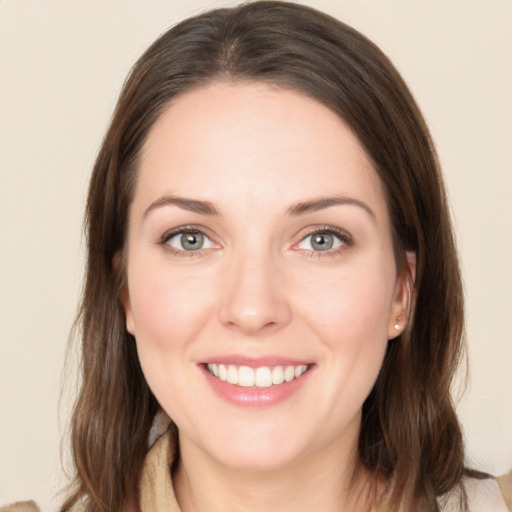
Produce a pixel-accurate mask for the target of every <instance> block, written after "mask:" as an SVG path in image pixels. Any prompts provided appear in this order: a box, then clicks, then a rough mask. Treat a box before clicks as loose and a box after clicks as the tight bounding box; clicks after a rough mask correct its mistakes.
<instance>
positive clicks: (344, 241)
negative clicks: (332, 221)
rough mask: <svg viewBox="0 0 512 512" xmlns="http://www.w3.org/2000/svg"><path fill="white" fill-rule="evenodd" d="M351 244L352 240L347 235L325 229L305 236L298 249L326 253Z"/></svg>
mask: <svg viewBox="0 0 512 512" xmlns="http://www.w3.org/2000/svg"><path fill="white" fill-rule="evenodd" d="M349 243H350V240H349V238H348V236H347V235H346V234H343V233H337V232H335V231H333V230H326V229H324V230H321V231H315V232H314V233H311V234H309V235H307V236H305V237H304V238H303V239H302V240H301V241H300V242H299V244H298V246H297V248H298V249H302V250H307V251H315V252H324V251H329V250H331V249H337V248H339V247H341V246H342V245H348V244H349Z"/></svg>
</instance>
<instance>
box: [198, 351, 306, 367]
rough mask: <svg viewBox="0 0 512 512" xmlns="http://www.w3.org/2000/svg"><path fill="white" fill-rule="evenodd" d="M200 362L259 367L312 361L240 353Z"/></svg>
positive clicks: (301, 363) (296, 364) (291, 364)
mask: <svg viewBox="0 0 512 512" xmlns="http://www.w3.org/2000/svg"><path fill="white" fill-rule="evenodd" d="M200 364H232V365H234V366H248V367H249V368H260V367H262V366H300V365H303V364H306V365H311V364H312V362H311V361H310V360H306V359H295V358H290V357H282V356H276V355H269V356H258V357H255V356H247V355H242V354H226V355H222V356H214V357H209V358H207V359H204V360H203V361H201V363H200Z"/></svg>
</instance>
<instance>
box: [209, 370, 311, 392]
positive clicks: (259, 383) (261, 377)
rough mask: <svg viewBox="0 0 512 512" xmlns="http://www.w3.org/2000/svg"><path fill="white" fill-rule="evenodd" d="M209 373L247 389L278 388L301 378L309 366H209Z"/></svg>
mask: <svg viewBox="0 0 512 512" xmlns="http://www.w3.org/2000/svg"><path fill="white" fill-rule="evenodd" d="M207 368H208V371H209V372H210V373H211V374H212V375H214V376H215V377H217V378H219V379H220V380H222V381H225V382H229V383H230V384H235V385H237V386H242V387H246V388H250V387H254V386H256V387H257V388H268V387H270V386H272V385H274V386H277V385H279V384H282V383H283V382H285V381H286V382H291V381H292V380H293V379H296V378H298V377H300V376H301V375H302V374H303V373H304V372H305V371H306V370H307V369H308V365H307V364H301V365H299V366H286V367H284V366H274V367H273V368H270V367H269V366H260V367H259V368H250V367H249V366H235V365H232V364H230V365H225V364H208V365H207Z"/></svg>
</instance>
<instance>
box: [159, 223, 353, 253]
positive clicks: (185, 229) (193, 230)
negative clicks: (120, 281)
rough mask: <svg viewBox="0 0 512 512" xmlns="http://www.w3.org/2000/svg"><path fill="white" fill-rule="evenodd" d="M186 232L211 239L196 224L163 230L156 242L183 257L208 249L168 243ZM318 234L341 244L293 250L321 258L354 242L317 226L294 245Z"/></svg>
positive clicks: (332, 229)
mask: <svg viewBox="0 0 512 512" xmlns="http://www.w3.org/2000/svg"><path fill="white" fill-rule="evenodd" d="M186 233H193V234H196V233H199V234H201V235H203V236H205V237H206V238H208V239H209V240H211V238H210V237H209V236H208V235H207V234H206V233H205V232H204V229H203V228H200V227H196V226H182V227H179V228H175V229H172V230H171V231H167V232H165V233H164V234H163V235H162V237H161V239H160V241H159V243H158V244H159V245H161V246H163V248H164V250H166V251H167V252H169V253H170V254H172V255H173V256H178V257H184V258H191V257H194V256H200V255H202V254H203V252H204V251H205V250H208V249H198V250H197V251H185V250H181V249H175V248H174V247H172V246H171V245H170V244H169V240H171V239H172V238H173V237H175V236H176V235H183V234H186ZM318 234H328V235H333V236H334V237H336V238H337V239H338V240H339V241H340V242H341V245H340V246H339V247H336V248H334V249H327V250H325V251H314V250H309V249H299V248H297V249H294V250H296V251H310V252H311V257H312V258H314V257H318V258H321V257H331V256H336V255H338V254H340V253H341V252H343V251H344V250H346V249H347V248H348V247H350V246H352V245H353V244H354V240H353V239H352V237H351V236H350V234H349V233H348V232H347V231H345V230H343V229H339V228H335V227H333V226H317V227H315V228H314V229H311V231H308V232H307V233H305V234H304V235H303V236H302V237H301V238H300V240H299V242H297V243H296V244H294V245H297V244H300V243H301V242H303V241H304V240H306V238H308V237H311V236H314V235H318Z"/></svg>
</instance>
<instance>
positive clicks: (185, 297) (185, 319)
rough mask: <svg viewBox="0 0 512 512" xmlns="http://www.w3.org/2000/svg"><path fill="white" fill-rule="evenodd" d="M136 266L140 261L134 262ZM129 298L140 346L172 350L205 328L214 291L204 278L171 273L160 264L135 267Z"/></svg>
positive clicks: (129, 279) (130, 283) (129, 276)
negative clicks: (210, 289)
mask: <svg viewBox="0 0 512 512" xmlns="http://www.w3.org/2000/svg"><path fill="white" fill-rule="evenodd" d="M134 263H136V262H134ZM133 268H135V269H137V270H136V271H134V272H132V273H131V274H130V273H129V275H128V282H129V295H130V303H131V312H132V316H133V322H134V330H135V332H134V335H135V337H136V339H137V341H138V343H139V344H141V345H142V344H143V345H153V346H154V347H155V348H158V349H159V350H172V349H173V348H175V347H176V346H178V345H183V344H186V343H187V342H188V341H189V340H192V339H193V338H194V336H195V334H196V333H197V332H198V331H199V330H200V329H201V328H202V326H203V324H204V322H205V321H206V317H207V311H208V310H209V308H210V303H211V301H210V295H211V292H210V291H209V288H208V286H207V282H205V280H204V278H203V277H202V276H199V275H196V274H194V273H191V272H187V275H186V277H185V276H183V273H182V272H181V273H180V272H176V271H170V270H169V269H168V268H165V267H164V268H161V266H158V265H157V264H153V265H152V264H151V263H147V264H145V265H144V266H140V265H139V266H137V265H136V264H134V265H133Z"/></svg>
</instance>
